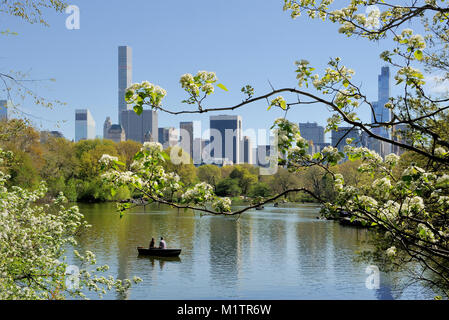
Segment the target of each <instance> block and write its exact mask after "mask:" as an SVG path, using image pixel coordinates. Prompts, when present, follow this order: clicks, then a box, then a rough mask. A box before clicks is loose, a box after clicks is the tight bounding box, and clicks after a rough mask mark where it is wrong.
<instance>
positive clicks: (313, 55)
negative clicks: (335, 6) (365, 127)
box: [0, 1, 383, 141]
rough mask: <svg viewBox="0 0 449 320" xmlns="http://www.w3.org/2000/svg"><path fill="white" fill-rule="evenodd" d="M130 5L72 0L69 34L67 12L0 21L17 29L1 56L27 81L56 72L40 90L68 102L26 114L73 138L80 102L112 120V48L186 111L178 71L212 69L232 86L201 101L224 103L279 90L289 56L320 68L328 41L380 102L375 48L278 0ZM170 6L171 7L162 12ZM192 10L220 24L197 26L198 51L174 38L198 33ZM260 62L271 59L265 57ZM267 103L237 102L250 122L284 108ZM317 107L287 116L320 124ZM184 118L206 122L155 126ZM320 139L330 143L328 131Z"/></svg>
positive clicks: (261, 121)
mask: <svg viewBox="0 0 449 320" xmlns="http://www.w3.org/2000/svg"><path fill="white" fill-rule="evenodd" d="M137 3H138V4H139V6H140V7H141V9H142V10H139V12H135V10H132V6H123V5H122V4H121V3H119V2H117V1H111V2H109V3H108V13H107V14H99V13H101V12H103V6H102V5H101V4H100V3H94V2H86V1H73V4H74V5H78V6H79V8H80V12H81V20H82V24H81V29H80V30H72V31H69V30H67V29H66V28H65V19H66V15H64V14H61V15H56V14H53V15H52V14H50V15H49V17H48V22H49V24H50V28H44V27H39V26H33V27H31V26H27V25H23V24H21V23H18V22H17V21H15V20H14V19H12V18H8V17H7V18H6V21H5V23H8V24H9V25H10V26H11V29H13V30H15V31H17V32H18V33H19V36H18V37H7V38H5V39H4V41H5V47H4V50H3V51H2V56H3V57H4V58H7V59H8V62H9V63H10V67H11V68H13V69H16V70H22V69H25V70H28V69H32V70H33V72H32V73H31V75H30V77H32V78H38V79H42V78H43V79H45V78H55V79H56V82H55V83H51V84H50V85H47V84H45V83H44V85H43V86H40V87H39V88H38V89H39V91H38V92H39V94H41V95H43V96H44V97H48V98H58V99H59V100H62V101H64V102H67V103H68V106H67V107H55V108H54V109H53V110H46V109H43V108H39V109H37V108H34V107H32V106H31V103H30V101H25V102H24V106H23V108H22V109H23V110H24V111H26V112H27V113H31V114H34V115H36V116H37V117H38V118H31V120H32V121H33V122H35V123H36V126H37V127H42V128H43V129H48V130H61V131H62V132H63V133H64V136H66V137H67V138H68V139H73V138H74V127H75V124H74V121H73V120H72V116H68V115H71V114H73V112H74V110H75V109H79V108H84V107H87V108H89V109H90V110H91V112H92V115H93V117H94V118H95V119H96V121H97V123H102V122H103V121H104V119H105V118H106V117H107V116H111V118H112V120H113V123H118V119H115V117H117V116H118V115H117V111H114V112H112V109H113V110H116V105H117V93H116V92H117V91H116V90H117V70H116V65H117V59H118V57H117V55H116V54H114V53H115V52H117V47H118V46H119V45H120V46H129V47H132V50H133V54H134V56H133V59H132V65H133V68H134V69H133V77H134V81H136V82H140V81H143V80H148V81H150V82H152V83H155V84H158V85H160V86H161V87H163V88H165V89H166V90H167V92H168V95H167V98H166V103H165V106H167V107H170V108H171V109H176V110H179V109H181V108H183V109H185V108H188V106H187V105H182V104H181V101H182V100H183V99H185V97H186V95H185V93H184V91H183V90H182V89H181V88H180V86H179V77H180V76H181V75H182V74H183V73H187V72H189V73H196V72H197V71H198V70H208V71H214V72H216V73H217V76H218V78H219V81H220V82H221V83H223V84H225V85H226V86H227V88H228V89H229V92H216V93H215V94H214V95H213V96H211V97H210V98H208V99H207V100H209V101H210V102H209V103H208V105H209V106H227V105H232V104H235V103H238V102H240V101H241V99H242V95H241V92H240V89H241V87H242V86H244V85H246V84H250V85H252V86H253V87H254V88H255V90H256V94H264V93H266V92H268V91H269V90H270V85H269V82H268V81H270V83H272V84H273V86H275V87H277V88H278V87H283V86H288V87H290V86H294V85H296V83H297V81H296V79H295V72H294V61H295V60H299V59H302V58H304V59H308V60H309V61H310V62H311V64H313V65H314V66H315V67H316V68H317V71H319V70H321V69H324V68H325V67H326V63H327V61H328V59H329V55H328V53H327V51H326V50H323V48H324V47H328V46H333V47H335V51H334V55H335V56H345V60H344V61H343V63H345V64H346V65H348V66H349V67H351V68H353V69H354V70H355V71H356V75H355V81H357V82H359V83H363V87H364V89H366V91H367V95H368V98H369V99H370V101H374V100H376V99H377V79H376V76H375V75H376V74H378V70H379V69H380V68H381V66H382V64H383V63H382V62H381V61H380V59H379V58H378V56H379V54H380V53H381V51H382V48H380V47H379V46H378V45H376V44H373V43H360V42H359V41H352V40H351V39H348V40H345V46H344V47H343V46H341V40H342V39H343V38H346V37H345V36H343V35H339V34H338V32H337V31H336V30H334V29H333V28H332V26H328V25H326V24H324V25H322V24H317V25H316V26H315V25H314V32H308V31H305V29H304V28H303V26H304V25H305V23H306V21H302V20H301V19H300V20H294V21H293V20H291V19H290V18H289V16H288V14H286V13H285V12H283V11H282V6H281V5H280V4H279V2H278V1H276V2H275V1H271V2H270V1H267V2H264V3H263V4H260V3H258V5H257V6H256V7H254V5H253V3H252V2H248V3H246V2H245V3H241V2H239V1H231V3H228V4H227V5H224V4H220V3H213V4H211V3H209V2H205V1H198V2H196V3H195V4H186V3H182V2H179V3H178V4H177V10H175V11H173V10H167V9H169V8H170V5H169V4H164V3H148V2H144V1H137V2H136V5H137ZM198 8H201V10H198ZM248 10H250V11H251V12H255V13H257V14H255V15H254V17H253V16H252V17H249V18H248V17H247V15H245V14H243V13H244V12H248ZM149 11H151V12H154V18H153V19H143V16H144V14H143V12H149ZM167 12H171V14H170V15H167ZM198 15H199V16H198ZM115 17H120V20H121V21H124V22H126V23H125V24H121V25H120V26H119V25H114V24H111V22H110V21H111V20H112V19H114V18H115ZM131 17H132V18H131ZM195 17H197V18H199V17H201V19H200V20H201V21H203V22H204V21H209V22H212V21H213V22H214V24H215V26H216V29H217V30H226V31H225V32H224V34H221V36H220V37H217V34H216V32H215V31H212V30H203V32H206V34H207V35H208V42H207V45H206V46H204V48H199V47H198V46H197V45H195V44H194V43H193V42H192V43H190V42H189V41H188V39H184V37H181V36H180V35H179V28H180V27H181V26H182V28H183V29H184V30H185V31H186V33H188V34H194V33H196V32H198V30H199V29H198V28H201V25H202V23H203V22H201V23H200V21H199V20H196V18H195ZM231 18H232V21H233V22H232V23H230V21H231ZM266 21H270V22H271V23H269V24H267V23H266ZM315 27H316V28H315ZM241 30H248V31H249V32H251V33H252V34H254V37H255V39H254V41H251V43H248V41H247V37H246V36H244V35H243V34H242V33H241ZM162 31H163V32H162ZM265 35H269V36H271V37H276V38H277V39H278V40H279V41H280V42H281V43H282V46H283V47H284V50H277V49H274V48H270V46H266V44H265V41H264V40H263V39H265ZM317 35H319V36H320V37H322V39H323V40H322V43H317V44H316V45H315V46H313V47H312V46H307V43H308V42H309V41H313V40H314V39H315V38H316V36H317ZM142 39H151V41H149V40H142ZM292 39H296V40H297V41H296V40H295V41H292ZM61 44H62V45H61ZM180 52H182V54H180ZM361 56H363V59H361ZM24 61H25V64H24ZM267 61H272V63H269V64H267V63H266V62H267ZM366 61H370V63H366ZM28 64H29V65H28ZM261 66H263V67H261ZM0 98H2V97H0ZM3 98H4V97H3ZM266 108H267V105H266V103H265V102H261V103H258V104H254V105H253V106H249V107H248V108H243V109H241V111H240V112H239V115H241V116H242V117H243V118H244V119H245V123H246V127H247V128H254V129H257V128H268V127H270V126H271V125H272V123H273V121H274V119H275V118H278V117H281V116H283V115H282V112H281V111H280V110H274V109H272V110H270V111H269V112H268V111H266ZM261 110H264V111H265V112H260V111H261ZM324 110H325V107H324V106H318V105H314V106H304V107H298V108H294V109H292V110H291V111H290V116H291V118H292V120H293V121H294V122H307V121H309V122H313V121H316V122H317V123H318V124H319V125H324V124H325V123H326V118H327V116H328V115H329V114H327V113H326V112H323V111H324ZM254 112H257V114H258V117H257V118H256V117H253V116H252V114H254ZM231 114H234V115H235V114H236V113H231ZM363 117H364V119H365V120H366V121H369V120H370V115H369V113H368V112H362V118H363ZM40 118H43V119H48V120H51V121H50V122H48V121H44V120H40ZM57 120H58V121H63V120H67V122H66V123H59V125H60V127H57V124H56V123H54V121H57ZM181 121H186V122H187V121H202V123H203V126H204V127H205V126H206V122H208V119H207V117H205V116H198V117H187V116H179V117H175V116H169V115H166V114H162V113H161V114H159V127H169V126H173V127H177V126H178V123H179V122H181ZM101 134H102V128H101V126H97V131H96V135H101ZM194 138H198V137H194ZM326 138H327V141H329V135H328V136H327V137H326Z"/></svg>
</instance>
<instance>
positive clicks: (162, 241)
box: [159, 237, 167, 249]
mask: <svg viewBox="0 0 449 320" xmlns="http://www.w3.org/2000/svg"><path fill="white" fill-rule="evenodd" d="M159 249H167V244H166V243H165V241H164V238H162V237H161V242H159Z"/></svg>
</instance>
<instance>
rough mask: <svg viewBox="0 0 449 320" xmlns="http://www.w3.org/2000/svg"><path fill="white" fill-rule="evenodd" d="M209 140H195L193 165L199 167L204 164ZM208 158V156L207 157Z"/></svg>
mask: <svg viewBox="0 0 449 320" xmlns="http://www.w3.org/2000/svg"><path fill="white" fill-rule="evenodd" d="M207 142H208V140H204V139H201V138H196V139H193V157H192V159H193V164H194V165H196V166H198V165H202V164H203V152H204V151H206V150H205V148H206V145H207ZM206 157H207V156H206Z"/></svg>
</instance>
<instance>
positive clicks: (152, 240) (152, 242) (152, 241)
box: [150, 238, 154, 249]
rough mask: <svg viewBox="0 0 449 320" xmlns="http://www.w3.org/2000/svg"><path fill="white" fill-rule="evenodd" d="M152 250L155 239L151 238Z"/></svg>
mask: <svg viewBox="0 0 449 320" xmlns="http://www.w3.org/2000/svg"><path fill="white" fill-rule="evenodd" d="M150 249H154V238H151V242H150Z"/></svg>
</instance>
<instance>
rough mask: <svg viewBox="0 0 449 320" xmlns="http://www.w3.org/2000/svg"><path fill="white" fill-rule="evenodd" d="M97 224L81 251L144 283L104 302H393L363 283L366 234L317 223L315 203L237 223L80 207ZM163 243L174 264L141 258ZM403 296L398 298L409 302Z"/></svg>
mask: <svg viewBox="0 0 449 320" xmlns="http://www.w3.org/2000/svg"><path fill="white" fill-rule="evenodd" d="M80 208H81V211H82V212H83V213H84V214H85V216H86V218H87V220H88V222H89V223H90V224H91V225H92V226H93V227H92V228H91V229H90V230H89V231H87V232H85V233H83V234H82V235H81V236H80V238H79V243H80V245H81V247H82V248H83V249H85V250H91V251H93V252H95V253H96V254H97V261H98V263H99V264H108V265H109V266H110V274H112V275H114V276H116V277H118V278H120V279H125V278H132V277H133V276H139V277H141V278H142V279H143V283H141V284H139V285H137V286H133V287H132V288H131V289H130V290H129V291H128V292H126V293H125V294H123V295H118V294H114V293H111V294H109V295H108V296H107V298H109V299H214V298H218V299H219V298H230V299H392V298H393V296H394V293H392V289H391V283H390V277H389V275H382V279H381V288H380V289H379V290H369V289H367V288H366V286H365V281H366V278H367V276H368V275H367V274H366V273H365V269H366V267H367V265H365V264H363V263H359V262H355V260H354V257H356V256H357V253H356V252H357V251H360V250H363V249H367V248H369V245H368V244H367V242H366V241H367V240H368V238H369V233H368V231H366V230H361V229H355V228H351V227H344V226H340V225H339V224H338V223H335V222H332V221H323V220H317V219H316V216H317V215H318V211H319V209H318V208H316V207H313V206H299V207H298V206H296V207H295V206H293V207H290V208H274V207H266V208H265V210H263V211H252V212H248V213H247V214H245V215H242V216H241V217H240V218H238V219H237V217H223V216H207V215H206V216H202V215H200V214H198V213H193V212H183V211H181V212H178V210H173V209H166V208H164V207H147V208H146V210H145V211H144V210H143V208H140V209H139V208H138V209H134V211H132V212H130V213H129V214H127V215H125V217H124V218H122V219H120V218H119V215H118V214H117V213H116V212H115V206H114V205H112V204H100V205H98V204H97V205H81V206H80ZM161 236H162V237H164V239H165V240H166V242H167V245H168V247H169V248H181V249H182V253H181V256H180V257H177V258H163V257H148V256H139V255H138V252H137V249H136V247H137V246H145V247H146V246H148V243H149V241H150V240H151V238H152V237H154V238H155V239H156V241H157V240H158V239H159V238H160V237H161ZM413 297H414V296H413V292H412V293H410V292H408V293H407V294H406V295H403V296H402V298H413Z"/></svg>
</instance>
